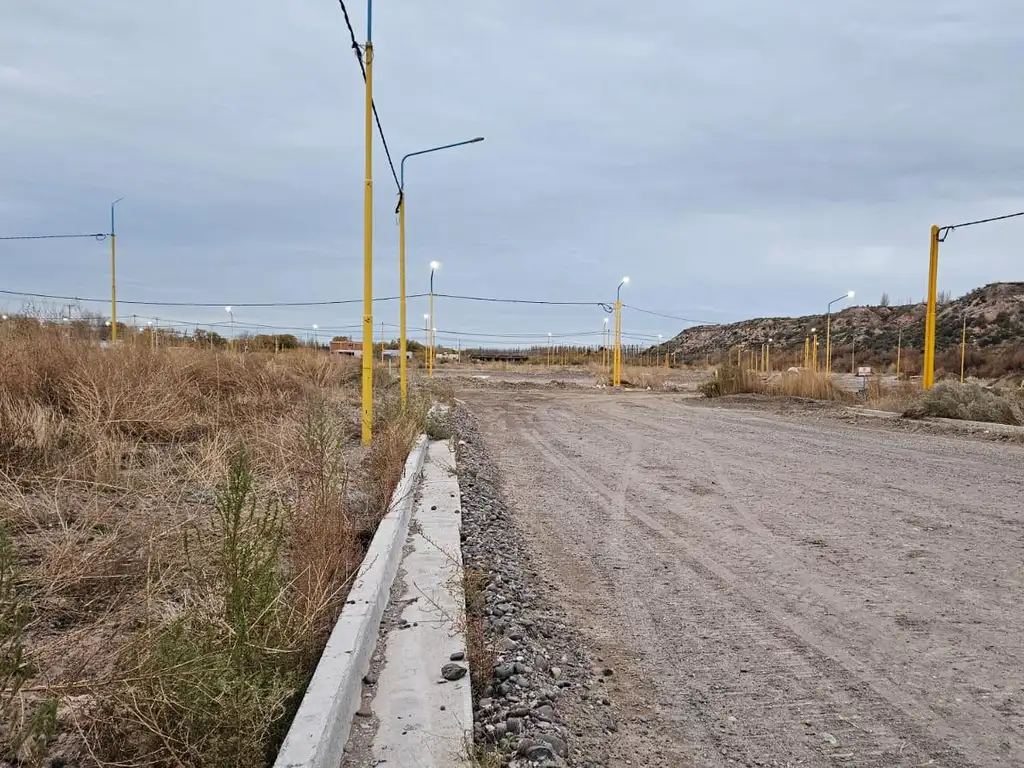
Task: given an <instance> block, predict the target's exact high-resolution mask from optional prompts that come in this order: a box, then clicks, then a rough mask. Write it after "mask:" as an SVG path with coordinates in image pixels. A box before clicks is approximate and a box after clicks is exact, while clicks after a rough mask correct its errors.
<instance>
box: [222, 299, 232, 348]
mask: <svg viewBox="0 0 1024 768" xmlns="http://www.w3.org/2000/svg"><path fill="white" fill-rule="evenodd" d="M224 311H225V312H227V313H228V317H230V318H231V340H230V341H229V342H228V349H230V350H234V348H235V314H234V312H232V311H231V307H224Z"/></svg>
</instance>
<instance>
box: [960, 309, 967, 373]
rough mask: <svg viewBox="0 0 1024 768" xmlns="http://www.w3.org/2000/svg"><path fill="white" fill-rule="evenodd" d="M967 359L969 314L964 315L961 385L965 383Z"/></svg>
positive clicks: (961, 344)
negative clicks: (965, 362) (965, 363)
mask: <svg viewBox="0 0 1024 768" xmlns="http://www.w3.org/2000/svg"><path fill="white" fill-rule="evenodd" d="M966 359H967V313H966V312H965V313H964V328H963V331H962V332H961V335H960V383H961V384H963V383H964V361H965V360H966Z"/></svg>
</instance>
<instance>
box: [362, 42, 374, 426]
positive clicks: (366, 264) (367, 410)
mask: <svg viewBox="0 0 1024 768" xmlns="http://www.w3.org/2000/svg"><path fill="white" fill-rule="evenodd" d="M362 395H363V409H362V410H363V413H362V436H363V445H369V444H370V440H371V438H372V435H373V43H372V42H371V41H370V25H369V22H367V29H366V183H365V186H364V188H363V392H362Z"/></svg>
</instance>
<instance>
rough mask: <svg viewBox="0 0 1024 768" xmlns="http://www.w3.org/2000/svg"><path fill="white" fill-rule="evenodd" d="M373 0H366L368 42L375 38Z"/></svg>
mask: <svg viewBox="0 0 1024 768" xmlns="http://www.w3.org/2000/svg"><path fill="white" fill-rule="evenodd" d="M372 33H373V0H366V42H368V43H369V42H371V41H372V40H373V35H372Z"/></svg>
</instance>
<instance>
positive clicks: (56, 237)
mask: <svg viewBox="0 0 1024 768" xmlns="http://www.w3.org/2000/svg"><path fill="white" fill-rule="evenodd" d="M78 237H91V238H92V239H93V240H99V241H103V240H106V239H107V233H106V232H89V233H86V234H82V235H13V236H8V237H0V240H71V239H74V238H78Z"/></svg>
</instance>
